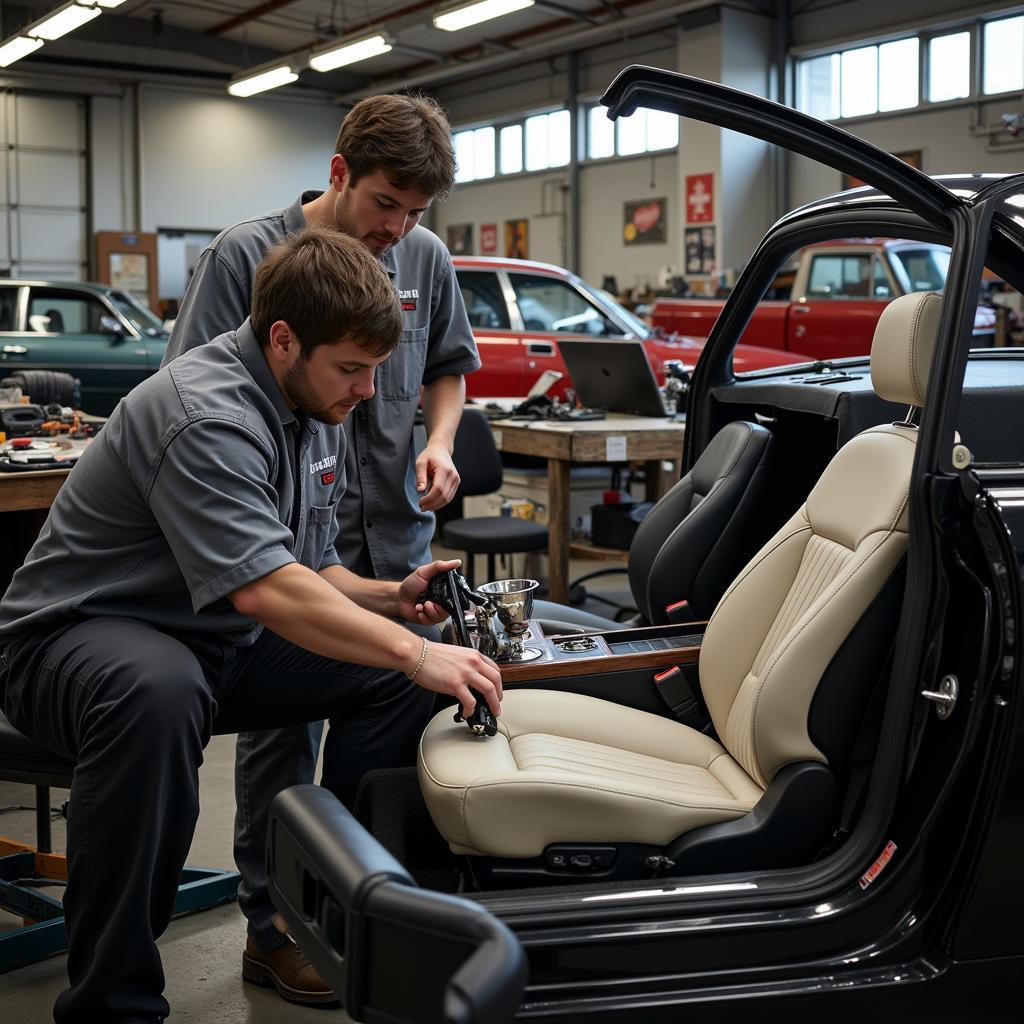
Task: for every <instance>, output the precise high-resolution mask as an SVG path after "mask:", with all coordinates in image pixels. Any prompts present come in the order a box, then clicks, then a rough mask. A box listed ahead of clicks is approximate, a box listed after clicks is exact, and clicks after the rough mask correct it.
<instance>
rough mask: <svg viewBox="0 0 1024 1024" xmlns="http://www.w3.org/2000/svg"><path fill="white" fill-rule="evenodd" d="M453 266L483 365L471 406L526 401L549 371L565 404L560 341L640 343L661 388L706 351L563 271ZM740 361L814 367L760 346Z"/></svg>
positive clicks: (746, 365)
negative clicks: (477, 401) (670, 374)
mask: <svg viewBox="0 0 1024 1024" xmlns="http://www.w3.org/2000/svg"><path fill="white" fill-rule="evenodd" d="M453 262H454V264H455V273H456V274H457V276H458V279H459V288H460V289H461V291H462V298H463V300H464V301H465V303H466V312H467V313H468V314H469V322H470V325H471V326H472V328H473V336H474V337H475V338H476V343H477V347H478V348H479V350H480V360H481V363H482V364H483V365H482V366H481V367H480V369H479V370H477V371H476V373H473V374H471V375H470V376H469V377H467V378H466V390H467V393H468V395H469V397H470V398H482V397H495V398H502V397H514V396H517V395H525V394H526V393H527V392H528V391H529V390H530V388H531V386H532V385H533V384H534V383H535V382H536V380H537V378H538V377H540V376H541V375H542V374H543V373H544V372H545V371H547V370H556V371H558V372H559V373H561V374H562V375H563V376H562V379H561V380H559V381H558V382H557V383H556V384H555V385H554V386H553V387H552V388H551V389H550V390H549V392H548V393H549V394H552V395H557V396H558V397H560V398H564V397H565V392H566V391H567V389H568V388H570V387H572V381H571V379H570V377H569V371H568V369H567V368H566V365H565V361H564V360H563V359H562V356H561V354H560V352H559V350H558V341H559V339H560V338H580V337H583V338H591V339H592V338H618V339H622V338H628V339H639V340H640V341H642V342H643V344H644V348H645V350H646V352H647V358H648V361H649V362H650V364H651V368H652V369H653V370H654V374H655V376H656V377H657V379H658V383H659V384H664V383H665V370H664V365H665V363H666V362H667V361H669V360H679V361H681V362H683V363H684V364H686V365H687V366H689V367H692V366H693V365H694V364H695V363H696V362H697V358H698V356H699V355H700V353H701V352H702V351H703V348H704V342H703V340H697V339H695V338H692V337H688V336H687V335H685V334H681V333H679V332H677V331H674V330H673V331H662V330H659V329H657V328H652V327H651V326H649V325H648V324H646V323H644V321H643V320H641V319H640V318H639V317H637V316H635V315H634V314H633V313H631V312H629V310H627V309H626V308H625V307H623V306H621V305H620V304H619V303H618V302H616V301H615V299H613V298H612V297H611V296H610V295H608V294H607V293H606V292H602V291H598V289H596V288H592V287H590V285H588V284H587V283H586V282H585V281H584V280H583V279H582V278H580V277H577V276H576V275H575V274H572V273H570V272H569V271H568V270H564V269H563V268H562V267H556V266H553V265H552V264H550V263H539V262H537V261H535V260H514V259H501V258H498V257H489V256H456V257H454V259H453ZM733 358H734V360H735V362H736V369H737V370H741V371H742V370H762V369H765V368H766V367H769V366H781V365H784V364H789V363H797V362H802V361H806V360H810V359H811V357H810V356H807V355H802V354H801V353H800V352H799V351H790V352H782V351H779V350H778V349H772V348H763V347H759V346H756V345H740V346H738V347H737V349H736V353H735V355H734V357H733Z"/></svg>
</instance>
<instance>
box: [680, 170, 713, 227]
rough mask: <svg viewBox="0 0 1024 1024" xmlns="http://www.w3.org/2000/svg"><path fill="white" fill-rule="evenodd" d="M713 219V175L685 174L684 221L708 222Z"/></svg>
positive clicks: (694, 222) (688, 222)
mask: <svg viewBox="0 0 1024 1024" xmlns="http://www.w3.org/2000/svg"><path fill="white" fill-rule="evenodd" d="M714 219H715V176H714V175H713V174H688V175H687V176H686V223H687V224H710V223H711V222H712V221H713V220H714Z"/></svg>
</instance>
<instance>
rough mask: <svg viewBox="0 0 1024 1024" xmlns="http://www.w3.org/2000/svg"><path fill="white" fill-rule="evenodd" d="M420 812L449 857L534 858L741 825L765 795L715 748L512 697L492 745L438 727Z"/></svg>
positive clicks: (660, 725)
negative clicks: (559, 849)
mask: <svg viewBox="0 0 1024 1024" xmlns="http://www.w3.org/2000/svg"><path fill="white" fill-rule="evenodd" d="M418 765H419V776H420V786H421V788H422V790H423V795H424V798H425V799H426V802H427V807H428V808H429V810H430V814H431V817H432V818H433V819H434V823H435V825H437V828H438V830H439V831H440V832H441V834H442V835H443V836H444V837H445V838H446V839H447V840H448V842H449V845H450V846H451V848H452V850H453V851H454V852H456V853H469V854H482V855H487V856H494V857H509V858H522V857H536V856H539V855H540V854H541V853H542V852H543V851H544V848H545V847H546V846H548V845H550V844H551V843H572V842H577V843H627V842H628V843H646V844H652V845H656V846H663V845H665V844H667V843H668V842H670V841H671V840H672V839H674V838H675V837H676V836H678V835H680V834H682V833H683V832H686V831H688V830H689V829H692V828H697V827H699V826H701V825H709V824H713V823H715V822H719V821H729V820H731V819H733V818H739V817H741V816H742V815H744V814H746V813H747V811H749V810H750V809H751V808H752V807H753V806H754V804H755V803H757V801H758V800H759V799H760V797H761V795H762V790H761V788H760V787H759V786H757V785H756V784H755V783H754V782H752V781H751V779H750V778H749V777H748V776H747V775H746V773H745V772H744V771H743V770H742V768H740V767H739V765H738V764H737V763H736V762H735V761H734V760H733V758H732V757H730V755H729V754H728V752H727V751H726V750H725V748H724V747H722V746H721V745H720V744H718V743H716V742H715V741H714V740H712V739H711V738H710V737H708V736H705V735H704V734H703V733H699V732H697V731H696V730H694V729H690V728H688V727H687V726H685V725H681V724H680V723H678V722H674V721H670V720H669V719H664V718H658V717H656V716H654V715H650V714H646V713H644V712H642V711H636V710H634V709H632V708H626V707H622V706H620V705H618V704H613V703H611V702H609V701H603V700H598V699H596V698H593V697H587V696H584V695H582V694H575V693H558V692H554V691H548V690H526V689H524V690H516V691H513V690H508V691H506V693H505V699H504V702H503V704H502V715H501V718H500V719H499V721H498V734H497V735H496V736H493V737H489V738H486V739H482V738H480V737H477V736H474V735H473V734H472V733H471V732H470V731H469V730H468V729H467V728H466V726H465V725H464V724H461V723H455V722H454V721H453V712H452V711H451V709H449V710H446V711H443V712H441V713H440V714H439V715H437V716H435V718H434V719H433V721H431V723H430V724H429V725H428V726H427V729H426V731H425V732H424V734H423V737H422V738H421V740H420V749H419V758H418Z"/></svg>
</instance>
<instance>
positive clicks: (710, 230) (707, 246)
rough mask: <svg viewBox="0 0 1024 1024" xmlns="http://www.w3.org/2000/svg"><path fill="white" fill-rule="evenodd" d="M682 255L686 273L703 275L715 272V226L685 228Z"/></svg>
mask: <svg viewBox="0 0 1024 1024" xmlns="http://www.w3.org/2000/svg"><path fill="white" fill-rule="evenodd" d="M683 255H684V259H685V266H686V271H685V272H686V274H688V275H691V276H705V275H708V274H713V273H714V272H715V226H714V224H710V225H708V226H707V227H700V228H686V229H685V230H684V231H683Z"/></svg>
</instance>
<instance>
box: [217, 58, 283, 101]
mask: <svg viewBox="0 0 1024 1024" xmlns="http://www.w3.org/2000/svg"><path fill="white" fill-rule="evenodd" d="M298 77H299V76H298V75H297V74H295V72H294V71H292V69H291V68H290V67H289V66H288V65H287V64H280V65H278V66H277V67H276V68H271V69H270V70H269V71H259V72H257V73H256V74H254V75H247V76H245V77H244V78H238V79H234V80H232V81H230V82H228V92H229V93H231V95H232V96H255V95H256V93H258V92H266V91H267V89H276V88H277V87H278V86H280V85H289V84H290V83H292V82H294V81H295V80H296V79H297V78H298Z"/></svg>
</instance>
